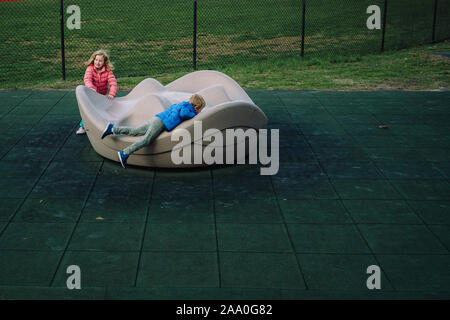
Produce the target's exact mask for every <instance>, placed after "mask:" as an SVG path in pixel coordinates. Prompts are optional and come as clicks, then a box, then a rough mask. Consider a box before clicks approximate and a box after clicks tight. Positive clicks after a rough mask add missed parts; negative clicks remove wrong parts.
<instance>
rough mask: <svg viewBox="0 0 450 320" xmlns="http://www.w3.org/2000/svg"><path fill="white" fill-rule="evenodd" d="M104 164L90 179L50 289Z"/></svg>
mask: <svg viewBox="0 0 450 320" xmlns="http://www.w3.org/2000/svg"><path fill="white" fill-rule="evenodd" d="M71 134H73V133H72V132H71ZM69 136H70V135H69ZM66 141H67V140H66ZM63 145H64V144H63ZM61 148H62V147H61ZM104 163H105V160H103V161H102V163H101V165H100V167H99V168H98V170H97V172H96V175H95V178H94V179H92V182H91V185H90V186H89V192H88V193H87V195H86V197H85V199H84V201H83V205H82V206H81V209H80V213H79V214H78V219H77V221H76V222H75V223H74V227H73V229H72V232H71V234H70V236H69V239H68V240H67V242H66V245H65V248H64V250H62V255H61V257H60V258H59V261H58V264H57V265H56V268H55V271H54V273H53V276H52V279H51V280H50V284H49V286H50V287H52V286H53V283H54V281H55V278H56V274H57V273H58V270H59V268H60V266H61V263H62V261H63V259H64V257H65V255H66V252H67V251H69V250H68V248H69V245H70V242H71V241H72V238H73V235H74V234H75V230H76V229H77V226H78V224H79V223H80V220H81V215H82V214H83V210H84V208H85V207H86V204H87V202H88V200H89V197H90V195H91V192H92V189H94V185H95V182H96V180H97V177H98V175H99V173H100V171H101V170H102V168H103V164H104Z"/></svg>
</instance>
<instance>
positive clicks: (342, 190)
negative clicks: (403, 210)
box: [332, 179, 402, 199]
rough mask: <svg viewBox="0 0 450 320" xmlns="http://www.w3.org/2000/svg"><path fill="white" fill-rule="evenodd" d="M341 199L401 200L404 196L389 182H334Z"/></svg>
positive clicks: (346, 180)
mask: <svg viewBox="0 0 450 320" xmlns="http://www.w3.org/2000/svg"><path fill="white" fill-rule="evenodd" d="M332 184H333V186H334V188H336V192H337V193H338V194H339V196H340V198H341V199H401V198H402V196H401V195H400V194H399V193H398V192H397V191H396V190H395V189H394V188H393V187H392V186H391V185H390V184H389V182H388V181H387V180H364V179H335V180H332Z"/></svg>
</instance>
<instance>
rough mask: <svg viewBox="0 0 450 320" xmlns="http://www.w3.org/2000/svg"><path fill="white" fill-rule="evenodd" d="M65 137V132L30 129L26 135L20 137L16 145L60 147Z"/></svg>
mask: <svg viewBox="0 0 450 320" xmlns="http://www.w3.org/2000/svg"><path fill="white" fill-rule="evenodd" d="M66 137H67V133H64V134H61V133H49V132H34V131H33V130H32V131H30V132H29V133H28V134H27V136H26V137H24V138H22V139H21V140H20V141H19V142H18V143H17V145H18V146H22V147H39V146H40V147H47V148H58V147H60V146H61V145H62V144H63V143H64V141H65V139H66Z"/></svg>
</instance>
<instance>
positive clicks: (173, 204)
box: [148, 198, 214, 224]
mask: <svg viewBox="0 0 450 320" xmlns="http://www.w3.org/2000/svg"><path fill="white" fill-rule="evenodd" d="M213 205H214V204H213V201H212V200H206V199H202V200H201V201H192V199H188V198H185V199H176V200H167V201H165V200H157V199H152V200H151V203H150V210H149V217H148V221H149V222H150V223H208V224H209V223H214V208H213Z"/></svg>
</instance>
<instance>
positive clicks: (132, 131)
mask: <svg viewBox="0 0 450 320" xmlns="http://www.w3.org/2000/svg"><path fill="white" fill-rule="evenodd" d="M149 125H150V121H149V122H147V123H146V124H144V125H142V126H140V127H137V128H133V127H116V126H114V127H113V130H112V131H113V133H114V134H126V135H128V136H142V135H144V134H145V133H146V132H147V130H148V128H149Z"/></svg>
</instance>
